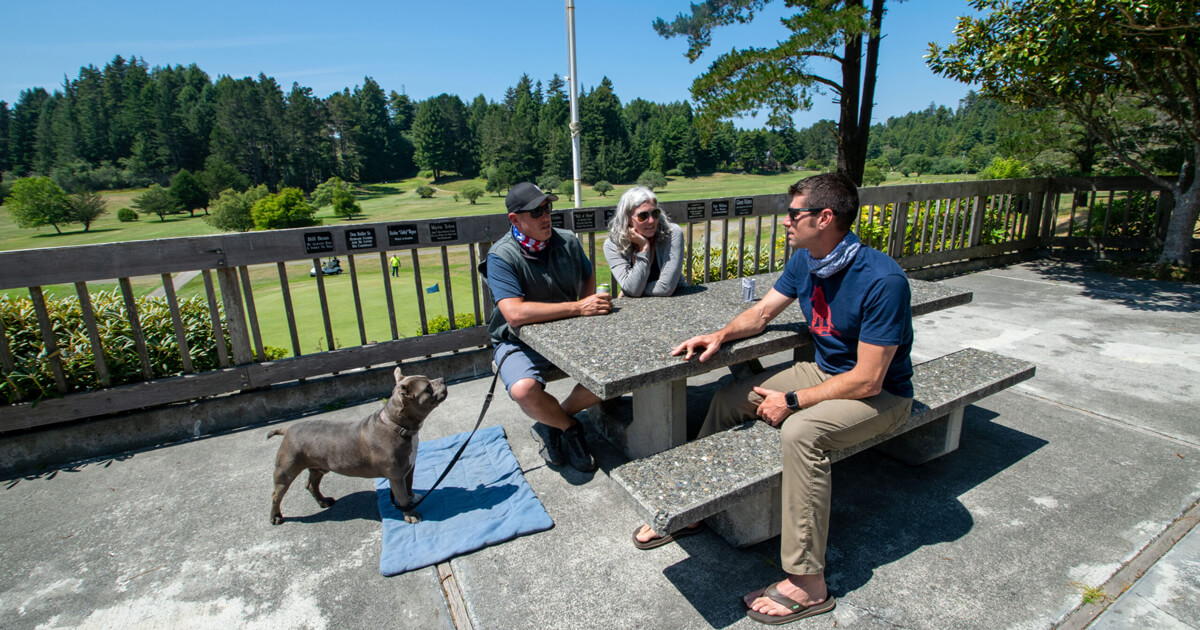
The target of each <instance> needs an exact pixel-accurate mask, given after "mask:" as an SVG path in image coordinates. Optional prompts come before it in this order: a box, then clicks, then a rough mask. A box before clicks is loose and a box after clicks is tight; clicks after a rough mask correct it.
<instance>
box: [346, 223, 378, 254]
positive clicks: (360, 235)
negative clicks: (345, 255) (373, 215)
mask: <svg viewBox="0 0 1200 630" xmlns="http://www.w3.org/2000/svg"><path fill="white" fill-rule="evenodd" d="M346 248H347V249H351V250H355V249H374V248H375V230H374V229H373V228H358V229H355V230H346Z"/></svg>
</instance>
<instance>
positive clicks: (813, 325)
mask: <svg viewBox="0 0 1200 630" xmlns="http://www.w3.org/2000/svg"><path fill="white" fill-rule="evenodd" d="M812 314H813V317H812V322H810V323H809V325H808V329H809V330H811V331H812V332H813V334H816V335H821V336H824V337H828V336H830V335H837V334H838V332H837V330H836V329H834V327H833V316H832V314H831V313H830V312H829V303H827V302H826V301H825V290H824V289H822V288H821V287H817V290H816V291H813V295H812Z"/></svg>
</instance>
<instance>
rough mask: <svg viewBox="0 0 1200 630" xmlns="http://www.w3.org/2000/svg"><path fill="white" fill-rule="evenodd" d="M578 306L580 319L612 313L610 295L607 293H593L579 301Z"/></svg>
mask: <svg viewBox="0 0 1200 630" xmlns="http://www.w3.org/2000/svg"><path fill="white" fill-rule="evenodd" d="M578 304H579V315H580V316H581V317H591V316H593V315H608V314H609V313H611V312H612V295H611V294H608V293H593V294H592V295H589V296H587V297H585V298H583V299H582V300H579V302H578Z"/></svg>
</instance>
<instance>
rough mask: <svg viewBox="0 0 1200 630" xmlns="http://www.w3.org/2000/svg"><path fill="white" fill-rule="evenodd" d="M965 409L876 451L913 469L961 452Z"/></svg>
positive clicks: (960, 409) (887, 443)
mask: <svg viewBox="0 0 1200 630" xmlns="http://www.w3.org/2000/svg"><path fill="white" fill-rule="evenodd" d="M964 409H965V408H964V407H959V408H957V409H955V410H954V411H951V412H950V413H948V414H946V415H945V416H942V417H941V418H938V419H936V420H934V421H932V422H929V423H927V424H924V425H921V426H919V427H917V428H915V429H913V430H911V431H908V432H905V433H901V434H900V435H897V436H896V437H894V438H891V439H890V440H888V441H886V442H884V443H882V444H880V445H878V446H876V448H878V449H879V450H881V451H883V452H884V453H885V454H887V455H888V456H889V457H894V458H895V459H898V460H900V461H902V462H904V463H905V464H908V465H909V466H918V465H920V464H924V463H925V462H927V461H930V460H932V459H934V458H937V457H941V456H942V455H945V454H946V453H949V452H951V451H954V450H956V449H958V440H959V437H960V436H961V435H962V422H963V410H964Z"/></svg>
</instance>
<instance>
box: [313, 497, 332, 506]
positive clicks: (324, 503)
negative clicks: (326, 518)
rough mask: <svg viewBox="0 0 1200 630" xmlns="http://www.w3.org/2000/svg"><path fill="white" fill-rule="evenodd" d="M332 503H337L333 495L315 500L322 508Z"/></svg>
mask: <svg viewBox="0 0 1200 630" xmlns="http://www.w3.org/2000/svg"><path fill="white" fill-rule="evenodd" d="M334 503H337V499H335V498H333V497H321V498H320V499H318V500H317V504H318V505H320V506H321V507H323V508H327V507H330V506H332V505H333V504H334Z"/></svg>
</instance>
